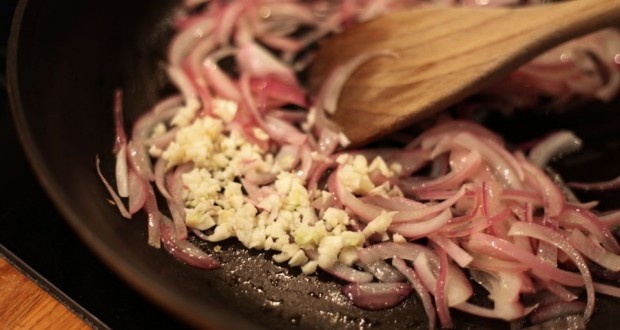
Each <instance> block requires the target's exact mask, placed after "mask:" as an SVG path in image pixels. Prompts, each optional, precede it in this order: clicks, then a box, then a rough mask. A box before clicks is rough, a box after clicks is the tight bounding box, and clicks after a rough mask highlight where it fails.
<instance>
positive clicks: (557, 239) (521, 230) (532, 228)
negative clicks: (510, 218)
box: [508, 222, 594, 320]
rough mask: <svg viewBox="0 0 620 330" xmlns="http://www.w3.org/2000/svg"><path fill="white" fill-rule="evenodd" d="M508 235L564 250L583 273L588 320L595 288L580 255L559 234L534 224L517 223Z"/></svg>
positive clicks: (584, 316) (591, 311) (592, 306)
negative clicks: (534, 240) (536, 240)
mask: <svg viewBox="0 0 620 330" xmlns="http://www.w3.org/2000/svg"><path fill="white" fill-rule="evenodd" d="M508 235H520V236H528V237H533V238H536V239H539V240H543V241H546V242H549V243H551V244H553V245H555V246H556V247H557V248H558V249H560V250H562V251H563V252H564V253H566V254H567V255H568V256H569V257H570V258H571V260H572V261H573V263H574V264H575V266H577V268H578V269H579V271H580V272H581V275H582V276H583V282H584V285H585V287H586V292H587V297H588V299H587V305H586V310H585V312H584V314H583V318H584V319H585V320H588V319H589V318H590V317H591V316H592V313H593V312H594V287H593V285H592V275H591V274H590V270H589V269H588V267H587V266H586V262H585V260H584V259H583V257H582V256H581V254H579V252H578V251H577V250H575V248H574V247H573V246H572V245H571V244H570V242H568V241H567V240H566V238H564V237H563V236H562V235H560V234H559V233H557V232H555V231H553V230H552V229H549V228H547V227H544V226H541V225H538V224H534V223H525V222H517V223H514V224H513V225H512V226H511V227H510V231H509V232H508Z"/></svg>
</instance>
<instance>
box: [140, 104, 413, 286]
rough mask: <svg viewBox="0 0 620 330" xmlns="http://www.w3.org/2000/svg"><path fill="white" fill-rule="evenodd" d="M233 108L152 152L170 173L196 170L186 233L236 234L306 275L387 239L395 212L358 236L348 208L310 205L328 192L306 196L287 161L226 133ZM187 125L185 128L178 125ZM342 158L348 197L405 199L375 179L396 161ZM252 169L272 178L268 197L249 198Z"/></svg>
mask: <svg viewBox="0 0 620 330" xmlns="http://www.w3.org/2000/svg"><path fill="white" fill-rule="evenodd" d="M235 111H236V105H235V104H234V103H232V102H230V101H222V100H219V101H218V102H216V107H215V109H214V113H215V114H216V115H217V116H218V117H219V118H215V117H209V116H204V117H199V118H196V119H194V120H193V121H192V122H188V121H182V120H178V121H173V123H176V124H177V125H178V126H181V127H180V129H179V131H178V133H177V135H176V139H175V141H174V142H172V143H171V144H170V145H169V146H168V148H167V149H166V150H163V151H161V150H160V151H157V153H156V154H155V152H152V154H153V156H161V157H162V158H163V159H165V160H166V161H167V166H168V168H171V167H173V166H176V165H181V164H185V163H192V164H193V165H194V166H193V168H192V169H191V170H190V171H188V172H186V173H184V174H182V181H183V186H184V194H183V198H184V202H185V212H186V219H185V222H186V225H187V226H188V227H189V228H192V229H196V230H200V231H206V232H207V233H209V235H208V240H210V241H212V242H217V241H222V240H225V239H228V238H231V237H236V238H237V239H238V240H239V241H240V242H241V243H242V244H243V245H244V246H246V247H247V248H251V249H258V250H272V251H278V252H279V253H278V254H275V255H274V256H273V259H274V260H275V261H276V262H288V264H289V265H290V266H299V267H301V269H302V271H303V272H304V273H306V274H309V273H313V272H315V270H316V268H317V266H318V267H321V268H324V269H328V268H330V267H332V266H333V265H334V263H336V262H337V261H338V262H341V263H343V264H346V265H352V264H353V263H355V262H356V261H357V251H358V250H359V249H360V248H361V247H362V246H363V245H364V242H365V241H366V238H367V237H369V236H371V235H379V237H383V239H389V237H388V235H387V233H386V231H387V229H388V227H389V225H390V223H391V216H392V214H391V213H383V214H381V215H380V216H378V217H377V219H375V220H373V221H371V222H370V223H369V224H368V225H367V226H366V227H365V228H364V230H363V231H354V230H351V229H350V228H352V227H351V226H349V225H350V224H351V222H352V219H350V217H349V214H348V213H347V212H346V211H345V210H342V209H339V208H335V207H328V208H326V209H325V210H321V211H319V210H317V209H315V208H314V207H313V206H312V205H311V204H312V202H313V201H315V200H317V199H322V200H323V201H327V200H329V199H330V198H331V196H332V195H331V193H330V192H328V191H325V190H319V191H314V192H309V191H308V190H307V188H306V187H305V186H304V182H303V180H302V179H301V178H300V177H299V176H298V175H297V174H295V173H294V169H289V168H290V164H288V162H289V161H290V160H287V159H286V158H283V159H281V160H276V158H275V157H274V156H273V155H272V154H270V153H268V152H265V151H263V150H261V149H260V148H259V147H258V146H256V145H254V144H252V143H250V142H248V141H247V140H245V139H244V138H243V136H242V135H241V134H240V133H239V132H237V131H235V130H227V128H226V123H227V122H229V121H230V120H232V118H233V117H234V113H235ZM181 115H183V116H187V114H185V113H182V114H181ZM183 122H185V123H186V124H179V123H183ZM160 133H161V132H160ZM337 161H338V163H339V164H340V166H341V175H340V176H341V180H342V183H343V185H344V186H345V187H346V188H347V189H349V190H350V191H351V192H353V193H356V194H364V195H382V196H393V195H402V193H401V192H400V191H399V190H398V188H397V187H394V186H390V185H389V184H387V183H385V184H382V185H379V186H376V185H375V184H374V183H373V181H372V180H371V178H370V173H373V172H376V173H380V175H382V176H385V177H391V176H394V175H395V174H397V173H398V172H399V171H400V168H399V166H398V165H397V164H396V165H392V166H391V167H388V166H387V165H386V163H385V162H384V161H383V160H382V159H381V158H376V159H374V160H373V161H372V162H370V163H368V161H367V160H366V158H364V157H363V156H359V155H357V156H353V155H347V154H345V155H342V156H340V157H339V158H338V160H337ZM287 169H289V170H287ZM249 171H253V174H255V175H259V176H261V175H262V176H273V178H275V180H273V183H270V184H269V185H267V187H265V186H263V187H261V189H266V191H267V192H268V193H266V194H264V196H263V195H261V197H260V199H259V200H258V201H257V200H252V199H250V198H249V196H247V195H246V194H245V193H244V191H243V189H242V187H243V186H242V184H241V183H239V182H240V181H241V180H243V178H244V176H245V175H246V174H247V173H248V172H249ZM394 239H396V240H398V237H394ZM305 251H316V256H317V257H316V259H315V260H311V259H310V258H309V257H308V256H307V255H306V252H305Z"/></svg>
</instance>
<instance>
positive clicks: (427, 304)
mask: <svg viewBox="0 0 620 330" xmlns="http://www.w3.org/2000/svg"><path fill="white" fill-rule="evenodd" d="M392 265H394V267H396V269H397V270H398V271H400V272H401V273H402V274H403V275H404V276H405V277H406V278H407V281H409V283H410V284H411V286H412V287H413V288H414V290H415V291H416V293H417V294H418V296H419V297H420V300H421V301H422V305H423V306H424V311H425V312H426V316H427V317H428V328H429V329H435V323H436V318H437V314H436V313H435V308H434V306H433V300H432V298H431V295H430V293H429V292H428V290H427V289H426V288H425V287H424V285H423V284H422V282H421V281H420V279H419V278H418V275H417V274H416V273H415V271H414V270H413V268H411V267H409V266H407V264H406V263H405V261H404V260H403V259H401V258H399V257H394V258H393V259H392Z"/></svg>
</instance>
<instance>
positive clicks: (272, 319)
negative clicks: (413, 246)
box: [8, 0, 620, 329]
mask: <svg viewBox="0 0 620 330" xmlns="http://www.w3.org/2000/svg"><path fill="white" fill-rule="evenodd" d="M179 5H180V3H179V2H178V1H150V0H132V1H124V0H106V1H79V0H54V1H49V0H22V1H20V2H19V4H18V8H17V10H16V14H15V18H14V22H13V26H12V32H11V38H10V41H9V53H8V83H9V94H10V100H11V104H12V110H13V112H12V113H13V116H14V119H15V123H16V126H17V129H18V132H19V135H20V140H21V142H22V145H23V147H24V150H25V152H26V154H27V156H28V158H29V160H30V162H31V165H32V167H33V168H34V170H35V172H36V174H37V176H38V179H39V181H40V182H41V184H42V186H43V187H44V189H45V190H46V191H47V193H48V194H49V196H50V198H51V199H52V201H53V202H54V203H55V205H56V206H57V207H58V209H59V210H60V211H61V213H62V214H63V216H64V217H65V218H66V220H67V221H68V223H69V224H70V225H71V227H72V228H73V229H74V230H75V232H76V234H77V235H78V236H79V237H80V238H81V239H82V240H83V241H84V242H86V244H87V245H88V246H89V247H91V248H92V249H93V251H95V252H96V254H97V255H98V256H99V257H100V258H101V259H102V260H103V261H104V262H105V263H106V264H107V265H109V266H110V267H111V268H112V269H113V270H114V271H115V272H116V273H118V275H119V276H120V277H121V278H123V279H124V280H126V281H127V282H128V283H130V284H131V285H132V286H134V287H135V288H137V289H138V290H139V291H140V292H142V293H143V294H144V295H145V296H146V297H148V298H149V299H151V300H153V301H154V302H156V303H157V304H159V305H161V306H163V307H164V308H166V309H167V310H169V311H171V312H172V313H173V314H175V315H177V316H178V317H179V318H180V319H182V320H184V321H186V322H187V323H188V324H189V325H190V326H193V327H199V328H213V329H265V328H268V329H285V328H286V329H288V328H292V327H293V328H300V329H323V328H327V327H334V328H345V329H346V328H356V329H357V328H366V327H373V328H377V329H387V328H389V329H417V328H425V327H426V324H427V321H426V317H425V316H424V312H423V309H422V306H421V303H420V302H419V301H418V300H417V299H416V298H415V297H411V298H410V299H408V300H406V301H405V302H404V303H403V304H401V305H400V306H398V307H396V308H393V309H390V310H387V311H373V312H370V311H364V310H361V309H358V308H355V307H353V306H352V305H351V304H350V303H349V302H348V301H347V300H346V299H345V298H344V297H343V296H342V295H341V294H340V284H341V283H339V281H337V280H334V279H333V278H331V277H329V276H327V275H325V274H322V273H320V274H319V275H318V276H304V275H301V274H299V272H298V271H296V270H293V269H288V268H286V267H283V266H280V265H278V264H275V263H274V262H272V261H271V259H270V257H271V256H270V255H269V254H264V253H258V252H254V251H247V250H245V249H242V248H241V247H240V246H239V245H237V244H235V243H234V242H225V243H224V244H221V246H222V251H221V252H218V253H217V254H216V255H217V257H218V258H219V259H220V260H221V261H222V263H223V265H224V266H223V268H222V269H218V270H213V271H203V270H199V269H196V268H193V267H190V266H187V265H185V264H183V263H181V262H179V261H177V260H175V259H174V258H173V257H171V256H170V255H169V254H168V253H167V252H166V251H164V250H163V249H154V248H152V247H150V246H149V245H148V244H147V243H146V220H145V218H144V217H142V216H137V217H135V218H134V219H132V220H126V219H123V218H122V217H121V216H120V215H119V214H118V211H117V209H116V208H115V207H114V206H112V205H110V203H109V202H108V198H109V196H108V193H107V192H106V190H105V188H104V186H103V185H102V183H101V181H100V180H99V178H98V177H97V174H96V171H95V157H96V155H99V157H100V158H101V160H102V169H103V171H104V174H106V175H107V176H108V177H110V176H112V174H113V168H114V165H113V157H112V153H111V148H112V143H113V139H114V127H113V117H112V110H111V109H112V95H113V91H114V89H115V88H119V87H120V88H122V89H123V90H124V91H125V100H124V106H125V116H126V117H125V121H126V122H127V123H131V122H133V121H134V120H135V119H136V118H137V117H138V116H139V115H140V114H141V113H143V112H144V111H146V110H148V109H149V107H150V106H152V105H153V104H154V103H155V101H156V100H157V99H158V98H159V97H160V96H161V95H162V93H166V91H169V88H170V87H169V83H168V81H167V80H166V78H165V75H164V72H163V70H162V67H161V63H162V61H163V60H164V56H165V50H166V44H167V42H168V40H169V39H170V37H171V33H172V32H171V31H172V30H171V14H172V12H173V10H174V8H175V7H177V6H179ZM614 107H615V108H618V107H617V102H616V103H614V104H611V105H602V104H596V103H594V104H586V105H582V106H581V108H582V109H574V110H567V111H566V112H564V113H563V114H540V113H520V114H517V116H516V117H513V118H511V119H505V118H502V117H500V116H495V117H493V116H491V117H492V118H494V119H493V120H490V121H489V125H492V126H493V127H494V128H496V129H498V130H500V131H501V132H503V133H504V134H505V135H506V136H507V138H508V139H509V140H512V141H515V142H518V141H520V140H525V139H527V138H531V137H534V136H537V135H539V134H543V133H545V132H547V131H549V130H551V129H554V128H560V127H562V128H569V129H573V130H575V131H576V132H577V134H579V135H580V136H581V137H583V138H584V140H585V145H586V148H585V149H584V151H582V152H580V153H578V154H576V155H573V156H570V157H566V158H564V159H562V160H560V161H558V162H557V163H556V164H555V167H556V169H558V170H559V171H560V173H561V174H562V175H564V176H565V177H566V178H567V179H575V180H600V179H605V178H609V177H613V176H615V175H618V174H619V173H618V170H617V168H618V166H617V164H618V162H619V161H620V152H619V151H620V134H619V132H620V109H616V110H615V111H614V109H613V108H614ZM583 108H586V109H583ZM593 169H595V170H594V171H593ZM580 196H582V197H583V198H588V199H591V198H595V199H599V200H601V205H602V207H603V208H613V207H614V206H618V205H620V198H619V197H620V196H619V194H617V193H615V194H614V193H605V194H590V195H585V194H582V195H580ZM201 246H202V247H204V249H205V250H207V251H208V252H212V249H213V246H211V245H206V244H202V245H201ZM597 306H598V308H597V311H596V313H595V317H594V318H593V319H592V320H591V321H590V323H589V324H588V325H589V327H592V328H597V329H604V328H610V327H612V325H613V324H614V322H617V321H618V316H617V313H614V311H617V310H619V308H620V301H618V300H617V299H610V298H607V297H599V298H598V299H597ZM453 316H454V318H455V325H456V327H457V328H459V329H461V328H470V329H476V328H477V329H486V328H494V329H497V328H506V327H507V324H506V323H503V322H500V321H493V320H484V319H480V318H475V317H471V316H465V315H462V314H459V313H457V312H454V314H453Z"/></svg>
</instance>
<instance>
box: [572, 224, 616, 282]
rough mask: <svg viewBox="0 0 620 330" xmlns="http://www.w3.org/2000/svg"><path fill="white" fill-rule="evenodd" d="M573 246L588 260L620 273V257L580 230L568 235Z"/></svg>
mask: <svg viewBox="0 0 620 330" xmlns="http://www.w3.org/2000/svg"><path fill="white" fill-rule="evenodd" d="M568 240H569V241H570V242H571V243H572V245H573V246H574V247H575V249H577V250H578V251H579V252H581V253H582V254H583V255H584V256H585V257H587V258H588V259H590V260H592V261H594V262H596V263H597V264H599V265H601V266H603V267H605V268H607V269H609V270H610V271H612V272H620V255H617V254H614V253H611V252H609V251H607V250H605V249H604V248H603V247H602V246H600V245H598V244H597V243H595V242H593V241H592V240H591V239H590V238H588V237H586V235H584V234H583V233H582V232H581V231H580V230H579V229H574V230H572V232H571V233H570V235H568Z"/></svg>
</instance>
